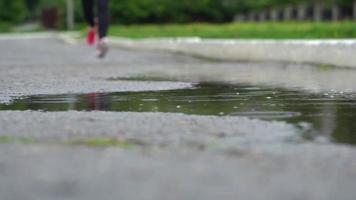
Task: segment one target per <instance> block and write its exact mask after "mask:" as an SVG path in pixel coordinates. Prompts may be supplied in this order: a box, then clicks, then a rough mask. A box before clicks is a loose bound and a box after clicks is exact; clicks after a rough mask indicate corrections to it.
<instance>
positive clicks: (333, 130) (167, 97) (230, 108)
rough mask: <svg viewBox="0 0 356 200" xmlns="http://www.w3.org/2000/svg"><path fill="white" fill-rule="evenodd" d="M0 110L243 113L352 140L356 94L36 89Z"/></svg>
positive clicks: (210, 88)
mask: <svg viewBox="0 0 356 200" xmlns="http://www.w3.org/2000/svg"><path fill="white" fill-rule="evenodd" d="M0 110H22V111H23V110H37V111H68V110H78V111H94V110H97V111H117V112H123V111H129V112H172V113H185V114H196V115H217V116H246V117H250V118H259V119H265V120H279V121H286V122H288V123H292V124H295V125H297V126H299V127H301V128H303V129H308V127H309V126H307V125H308V124H309V125H311V128H310V130H309V131H308V134H307V135H306V137H308V138H314V137H318V136H325V137H327V138H330V139H331V140H333V141H335V142H339V143H348V144H356V123H355V120H356V98H355V97H350V96H345V95H344V94H337V95H335V94H309V93H303V92H297V91H288V90H284V89H277V88H264V87H256V86H249V85H220V84H199V85H197V86H196V87H195V88H193V89H181V90H171V91H151V92H121V93H109V94H108V93H91V94H85V95H83V94H80V95H38V96H31V97H26V98H24V99H21V100H17V101H14V102H13V103H12V104H9V105H0Z"/></svg>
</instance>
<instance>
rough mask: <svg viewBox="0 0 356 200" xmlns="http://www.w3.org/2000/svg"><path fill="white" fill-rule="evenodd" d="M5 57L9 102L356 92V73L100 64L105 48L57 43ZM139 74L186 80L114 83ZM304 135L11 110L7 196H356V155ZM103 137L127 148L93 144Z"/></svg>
mask: <svg viewBox="0 0 356 200" xmlns="http://www.w3.org/2000/svg"><path fill="white" fill-rule="evenodd" d="M0 52H1V53H0V101H1V102H2V103H6V102H9V101H11V100H12V99H16V98H21V97H22V96H26V95H36V94H64V93H65V94H67V93H75V94H78V93H89V92H111V91H115V92H118V91H143V90H167V89H177V88H187V87H192V84H193V83H195V82H201V81H209V82H210V81H215V82H229V83H245V84H263V85H273V86H277V87H284V88H294V89H295V88H297V89H300V90H305V91H308V92H324V91H329V92H330V91H331V92H347V93H350V95H352V94H353V93H354V92H355V91H356V84H355V80H356V79H355V76H356V75H355V72H354V71H353V70H351V69H333V68H325V67H324V68H323V67H319V68H318V67H315V66H311V65H300V64H287V63H244V62H240V63H232V62H213V61H211V60H202V59H199V58H193V57H189V56H185V55H175V54H169V53H165V52H148V51H132V50H123V49H114V48H112V49H111V51H110V53H109V55H108V57H107V58H106V59H104V60H98V59H96V58H95V57H94V49H93V48H89V47H86V46H85V45H84V44H82V43H78V44H67V43H64V42H63V41H62V40H59V39H57V38H56V37H54V36H50V37H47V36H43V37H36V38H30V37H29V38H26V39H20V38H16V37H13V38H5V39H0ZM132 76H145V77H152V78H155V77H156V78H157V77H159V78H162V79H167V80H176V81H158V82H157V81H156V82H155V81H112V80H109V79H113V78H117V77H132ZM277 77H279V78H277ZM340 77H342V78H340ZM301 129H302V127H296V126H294V125H290V124H287V123H284V122H268V121H262V120H256V119H248V118H243V117H214V116H190V115H184V114H169V113H119V112H75V111H70V112H51V113H46V112H34V111H24V112H19V111H1V112H0V143H1V144H0V199H4V200H17V199H19V200H20V199H33V200H42V199H46V200H47V199H51V200H52V199H61V200H62V199H85V200H91V199H93V200H94V199H147V200H151V199H152V200H157V199H165V200H166V199H172V200H173V199H192V200H193V199H194V200H196V199H204V200H209V199H217V198H221V199H234V200H235V199H252V200H259V199H261V200H262V199H264V200H269V199H270V200H276V199H281V200H282V199H283V200H285V199H287V200H289V199H290V200H298V199H302V200H304V199H313V200H315V199H317V200H318V199H320V200H328V199H330V200H334V199H342V200H348V199H350V200H353V199H355V197H356V190H355V187H356V149H355V147H353V146H347V145H337V144H332V143H328V142H321V141H319V142H317V141H315V142H308V141H305V140H303V138H302V135H301V133H302V130H301ZM98 138H114V139H115V140H117V141H125V145H107V146H105V145H104V146H95V147H93V146H90V145H87V144H86V143H85V141H86V140H95V139H98ZM75 141H82V143H76V142H75ZM83 141H84V142H83Z"/></svg>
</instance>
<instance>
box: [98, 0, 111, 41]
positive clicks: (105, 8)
mask: <svg viewBox="0 0 356 200" xmlns="http://www.w3.org/2000/svg"><path fill="white" fill-rule="evenodd" d="M97 1H98V2H97V3H98V17H99V38H100V39H102V38H105V37H106V36H107V33H108V29H109V0H97Z"/></svg>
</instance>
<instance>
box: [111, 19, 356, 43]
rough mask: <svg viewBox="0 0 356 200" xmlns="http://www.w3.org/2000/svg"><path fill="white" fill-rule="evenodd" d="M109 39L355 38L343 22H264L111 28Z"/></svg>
mask: <svg viewBox="0 0 356 200" xmlns="http://www.w3.org/2000/svg"><path fill="white" fill-rule="evenodd" d="M110 35H112V36H120V37H128V38H148V37H202V38H243V39H252V38H261V39H287V38H294V39H303V38H310V39H316V38H356V23H355V22H352V21H344V22H322V23H314V22H274V23H273V22H266V23H228V24H169V25H130V26H122V25H113V26H112V27H111V29H110Z"/></svg>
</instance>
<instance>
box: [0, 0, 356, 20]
mask: <svg viewBox="0 0 356 200" xmlns="http://www.w3.org/2000/svg"><path fill="white" fill-rule="evenodd" d="M316 1H322V2H325V5H326V6H329V5H331V4H332V3H334V2H336V3H338V4H340V5H342V6H347V7H350V8H351V5H352V2H353V1H354V0H178V1H175V0H110V10H111V16H112V18H111V19H112V22H113V23H121V24H140V23H185V22H228V21H231V20H232V19H233V17H234V16H235V15H236V14H238V13H246V12H248V11H251V10H257V11H258V10H261V9H266V8H269V7H275V6H277V7H278V6H279V7H280V6H285V5H287V4H299V3H307V4H312V3H313V2H316ZM74 2H75V6H76V10H75V12H76V13H75V16H76V21H78V22H82V21H83V17H82V9H81V0H74ZM65 3H66V0H0V20H1V22H7V23H18V22H21V21H23V20H25V19H27V18H29V17H30V16H37V18H39V17H40V16H41V13H42V11H43V9H48V8H53V7H56V9H57V10H58V13H59V14H58V15H59V19H61V18H64V14H65V10H66V9H65ZM62 21H64V20H62ZM59 24H62V22H59Z"/></svg>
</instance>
